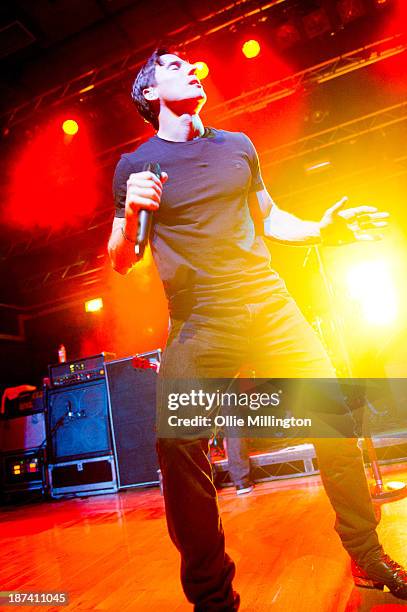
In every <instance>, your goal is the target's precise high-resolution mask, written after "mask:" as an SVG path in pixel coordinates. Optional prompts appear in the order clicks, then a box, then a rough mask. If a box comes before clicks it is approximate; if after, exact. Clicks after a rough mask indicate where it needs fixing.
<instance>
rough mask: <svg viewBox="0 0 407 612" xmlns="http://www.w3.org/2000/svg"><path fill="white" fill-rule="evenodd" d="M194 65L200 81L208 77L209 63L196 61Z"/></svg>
mask: <svg viewBox="0 0 407 612" xmlns="http://www.w3.org/2000/svg"><path fill="white" fill-rule="evenodd" d="M194 66H195V74H196V76H197V77H198V79H199V80H200V81H203V79H206V77H207V76H208V74H209V67H208V64H205V62H195V64H194Z"/></svg>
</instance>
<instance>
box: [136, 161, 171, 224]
mask: <svg viewBox="0 0 407 612" xmlns="http://www.w3.org/2000/svg"><path fill="white" fill-rule="evenodd" d="M167 179H168V175H167V173H166V172H161V177H160V178H158V177H157V176H156V175H155V174H153V173H152V172H149V171H146V172H135V173H133V174H130V176H129V178H128V180H127V195H126V204H125V218H126V222H127V221H129V222H130V223H131V224H132V225H133V224H134V223H135V222H137V214H138V212H139V210H140V209H144V210H152V211H155V210H157V209H158V208H159V206H160V201H161V195H162V190H163V185H164V183H165V182H166V180H167Z"/></svg>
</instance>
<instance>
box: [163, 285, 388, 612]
mask: <svg viewBox="0 0 407 612" xmlns="http://www.w3.org/2000/svg"><path fill="white" fill-rule="evenodd" d="M243 363H244V364H247V363H249V364H250V366H251V367H252V368H253V369H254V370H255V372H256V376H257V377H258V378H271V377H276V378H284V377H287V378H290V377H293V378H300V377H315V378H322V377H334V376H335V374H334V371H333V368H332V365H331V363H330V361H329V358H328V357H327V355H326V352H325V350H324V348H323V346H322V344H321V342H320V341H319V339H318V337H317V335H316V334H315V332H314V331H313V329H312V328H311V327H310V325H309V324H308V323H307V322H306V320H305V319H304V317H303V316H302V314H301V313H300V311H299V309H298V308H297V306H296V304H295V302H294V301H293V300H292V298H290V297H289V296H288V294H281V295H278V296H275V297H274V298H273V300H271V301H270V302H269V303H267V304H265V303H263V304H248V305H246V306H244V307H242V308H241V309H240V310H239V311H236V312H235V313H234V314H233V316H232V315H226V314H225V313H214V314H213V316H208V315H201V314H192V315H191V316H190V317H189V318H188V320H186V321H177V320H175V321H173V322H172V330H171V333H170V337H169V339H168V344H167V348H166V350H165V351H164V355H163V361H162V364H161V371H160V375H159V379H158V381H159V382H158V389H157V397H158V403H159V405H160V402H164V400H165V380H166V379H168V378H177V377H178V378H183V377H184V378H194V377H197V378H199V377H202V378H204V377H208V378H209V377H213V378H223V377H224V378H232V377H233V376H234V375H236V373H237V372H238V371H239V370H240V368H241V365H242V364H243ZM348 419H350V415H349V412H348V411H347V409H345V407H344V411H343V420H344V421H347V420H348ZM313 443H314V445H315V448H316V452H317V457H318V464H319V469H320V472H321V477H322V481H323V484H324V487H325V490H326V492H327V494H328V496H329V499H330V501H331V504H332V506H333V508H334V510H335V512H336V526H335V528H336V531H337V532H338V534H339V536H340V538H341V540H342V543H343V546H344V547H345V549H346V550H347V551H348V552H349V554H350V555H351V556H352V557H354V558H355V560H356V561H359V562H360V561H362V560H365V559H367V558H369V557H370V556H371V555H374V554H375V553H376V552H377V551H378V550H379V549H380V545H379V541H378V538H377V534H376V525H377V520H376V517H375V514H374V512H373V508H372V504H371V498H370V494H369V490H368V485H367V481H366V476H365V471H364V466H363V462H362V456H361V452H360V450H359V448H358V446H357V444H356V439H355V438H346V437H340V438H335V439H332V438H331V439H329V438H328V439H318V440H313ZM157 449H158V456H159V461H160V466H161V471H162V476H163V487H164V499H165V506H166V515H167V523H168V529H169V533H170V536H171V538H172V540H173V542H174V544H175V545H176V547H177V548H178V550H179V551H180V553H181V580H182V586H183V589H184V592H185V594H186V596H187V598H188V600H189V601H190V602H192V603H194V604H195V610H197V611H198V610H202V611H203V610H205V611H207V612H209V611H211V612H212V611H215V610H224V611H226V610H233V604H232V602H233V594H232V586H231V585H232V579H233V576H234V574H235V566H234V563H233V561H232V560H231V559H230V557H229V556H228V555H227V554H226V553H225V546H224V533H223V529H222V522H221V519H220V517H219V508H218V501H217V495H216V490H215V487H214V485H213V483H212V478H211V467H210V464H209V461H208V457H207V451H208V443H207V441H204V440H179V439H164V438H161V439H158V441H157Z"/></svg>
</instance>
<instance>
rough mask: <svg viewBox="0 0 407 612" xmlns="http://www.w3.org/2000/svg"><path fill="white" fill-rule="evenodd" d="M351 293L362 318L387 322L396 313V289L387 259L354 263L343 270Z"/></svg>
mask: <svg viewBox="0 0 407 612" xmlns="http://www.w3.org/2000/svg"><path fill="white" fill-rule="evenodd" d="M347 284H348V289H349V293H350V295H351V297H352V298H353V299H355V300H356V301H357V302H359V305H360V308H361V312H362V314H363V316H364V319H365V320H366V321H367V322H368V323H371V324H372V325H388V324H390V323H393V322H394V320H395V319H396V317H397V291H396V286H395V283H394V280H393V278H392V275H391V272H390V270H389V266H388V263H387V262H386V261H383V260H371V261H364V262H361V263H358V264H355V265H354V266H353V267H352V268H351V269H350V270H349V272H348V274H347Z"/></svg>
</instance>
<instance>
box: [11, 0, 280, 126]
mask: <svg viewBox="0 0 407 612" xmlns="http://www.w3.org/2000/svg"><path fill="white" fill-rule="evenodd" d="M286 1H287V0H270V1H269V2H267V3H261V2H259V0H236V1H235V2H231V3H230V4H228V5H227V6H225V7H223V8H221V9H219V10H217V11H213V12H211V13H207V14H206V15H204V16H203V17H201V18H198V19H196V20H195V21H194V22H192V23H189V24H188V25H186V26H183V27H182V28H178V29H177V30H173V31H170V32H168V33H167V34H166V35H165V38H166V39H168V40H173V41H174V42H175V44H176V45H177V46H178V47H183V48H184V47H186V46H188V45H190V44H191V43H193V42H196V41H198V40H199V39H200V38H202V37H207V36H209V35H211V34H215V33H217V32H220V31H221V30H224V29H226V28H231V27H233V26H236V25H237V24H239V23H240V22H242V21H245V20H247V19H251V18H256V17H261V16H262V15H264V13H265V12H267V11H268V10H270V9H273V8H274V7H275V6H277V5H278V4H282V3H284V2H286ZM149 51H151V49H150V45H148V46H143V47H138V48H137V49H136V50H135V51H134V52H132V53H129V54H127V55H124V56H122V57H120V58H119V59H117V60H116V61H114V62H111V63H108V64H105V65H104V66H101V67H99V68H94V69H92V70H89V71H87V72H85V73H83V74H81V75H79V76H77V77H74V78H73V79H71V80H69V81H67V82H66V83H63V84H61V85H58V86H56V87H53V88H52V89H49V90H48V91H46V92H44V93H42V94H41V95H39V96H37V97H35V98H34V99H32V100H29V101H27V102H25V103H23V104H20V105H19V106H16V107H14V108H13V109H10V110H8V111H7V112H6V113H4V114H3V115H2V117H1V118H2V119H3V121H4V127H6V128H11V127H13V126H15V125H17V124H19V123H21V122H23V121H25V120H27V119H29V118H31V117H32V116H33V115H34V114H36V113H38V111H43V110H45V109H46V108H50V107H56V106H59V105H61V104H63V103H65V102H67V101H68V100H72V99H75V98H81V97H83V96H84V95H86V94H87V93H89V92H94V91H95V90H96V89H100V88H101V87H104V86H105V85H108V84H109V83H112V82H114V81H118V80H121V79H123V78H124V77H126V75H127V74H128V73H129V72H133V73H134V72H135V70H136V69H137V68H138V67H139V66H140V65H141V63H142V62H143V61H144V59H145V54H146V53H147V52H149Z"/></svg>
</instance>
